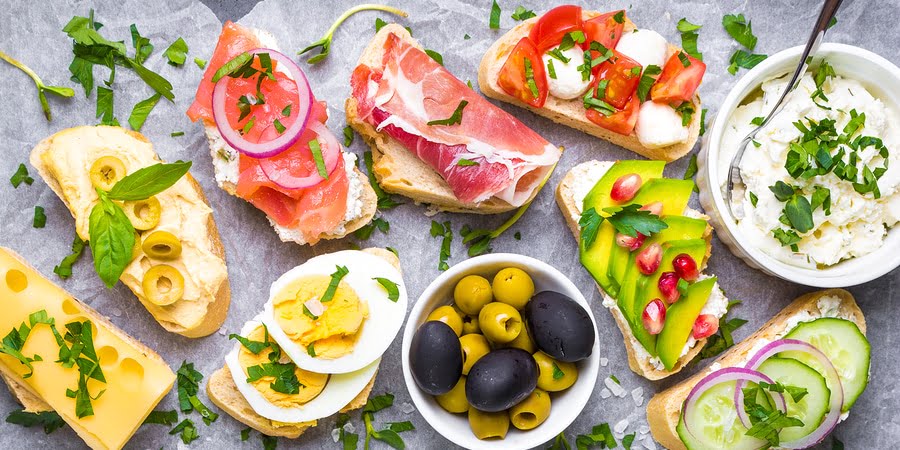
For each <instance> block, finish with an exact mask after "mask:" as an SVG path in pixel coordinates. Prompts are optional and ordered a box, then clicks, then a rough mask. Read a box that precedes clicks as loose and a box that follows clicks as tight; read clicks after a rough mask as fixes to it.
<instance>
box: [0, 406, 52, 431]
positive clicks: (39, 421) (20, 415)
mask: <svg viewBox="0 0 900 450" xmlns="http://www.w3.org/2000/svg"><path fill="white" fill-rule="evenodd" d="M6 423H11V424H15V425H21V426H23V427H25V428H30V427H34V426H39V427H41V428H43V429H44V433H45V434H50V433H52V432H54V431H56V430H58V429H60V428H62V427H64V426H65V425H66V422H65V421H64V420H63V419H62V417H60V416H59V413H57V412H56V411H40V412H28V411H24V410H21V409H17V410H15V411H12V412H10V413H9V415H7V416H6Z"/></svg>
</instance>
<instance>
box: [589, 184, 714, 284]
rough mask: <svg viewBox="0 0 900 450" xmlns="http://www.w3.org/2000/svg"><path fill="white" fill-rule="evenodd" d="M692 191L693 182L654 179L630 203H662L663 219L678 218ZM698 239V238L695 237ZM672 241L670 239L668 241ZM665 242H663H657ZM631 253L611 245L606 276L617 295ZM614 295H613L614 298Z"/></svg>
mask: <svg viewBox="0 0 900 450" xmlns="http://www.w3.org/2000/svg"><path fill="white" fill-rule="evenodd" d="M693 189H694V182H693V181H691V180H673V179H670V178H656V179H653V180H650V181H648V182H647V183H646V184H644V186H643V187H641V190H640V191H638V193H637V195H635V196H634V199H633V200H632V201H631V203H635V204H638V205H649V204H651V203H654V202H662V203H663V210H662V215H663V217H666V216H680V215H681V214H682V213H684V209H685V208H686V207H687V203H688V200H689V199H690V198H691V192H692V191H693ZM693 237H694V236H691V237H685V238H675V239H691V238H693ZM697 237H699V236H697ZM613 240H614V241H613V242H614V243H615V233H613ZM668 240H672V239H668ZM658 242H665V241H658ZM629 256H631V252H629V251H628V249H626V248H622V247H619V246H618V245H613V246H612V250H611V251H610V255H609V264H608V266H607V276H608V277H609V279H610V281H611V284H612V286H613V288H614V290H615V294H616V295H617V294H618V292H619V290H620V289H621V288H620V287H621V285H622V278H623V277H624V276H625V266H626V265H627V264H628V257H629ZM616 295H613V296H614V297H615V296H616Z"/></svg>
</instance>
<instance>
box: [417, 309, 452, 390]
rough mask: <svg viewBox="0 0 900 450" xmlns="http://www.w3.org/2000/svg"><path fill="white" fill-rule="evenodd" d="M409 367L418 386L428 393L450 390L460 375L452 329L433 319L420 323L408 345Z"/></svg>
mask: <svg viewBox="0 0 900 450" xmlns="http://www.w3.org/2000/svg"><path fill="white" fill-rule="evenodd" d="M409 367H410V370H411V371H412V375H413V379H415V380H416V384H418V385H419V387H420V388H421V389H422V390H423V391H425V392H427V393H429V394H431V395H441V394H446V393H447V392H450V390H451V389H453V386H455V385H456V382H457V381H459V377H460V375H462V367H463V360H462V349H461V347H460V345H459V338H458V337H457V336H456V333H455V332H453V329H452V328H450V326H449V325H447V324H445V323H444V322H438V321H436V320H432V321H428V322H425V323H423V324H422V325H421V326H420V327H419V329H418V330H416V335H415V336H413V340H412V343H411V344H410V346H409Z"/></svg>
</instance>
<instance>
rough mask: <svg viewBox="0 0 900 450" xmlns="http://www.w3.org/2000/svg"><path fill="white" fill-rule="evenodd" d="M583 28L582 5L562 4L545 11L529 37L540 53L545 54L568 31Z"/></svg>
mask: <svg viewBox="0 0 900 450" xmlns="http://www.w3.org/2000/svg"><path fill="white" fill-rule="evenodd" d="M581 29H582V28H581V7H580V6H576V5H562V6H557V7H556V8H553V9H551V10H550V11H547V12H546V13H544V15H543V16H541V18H540V19H538V21H537V23H535V24H534V27H533V28H532V29H531V32H529V33H528V37H530V38H531V41H532V42H534V43H535V45H536V46H537V49H538V52H539V54H543V53H544V52H545V51H547V50H549V49H551V48H553V47H556V46H557V45H559V43H560V42H562V39H563V36H565V35H566V33H569V32H572V31H581Z"/></svg>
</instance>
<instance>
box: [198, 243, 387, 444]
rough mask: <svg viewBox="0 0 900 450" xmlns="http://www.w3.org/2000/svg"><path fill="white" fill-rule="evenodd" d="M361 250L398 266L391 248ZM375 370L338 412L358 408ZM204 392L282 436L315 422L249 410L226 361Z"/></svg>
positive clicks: (221, 405)
mask: <svg viewBox="0 0 900 450" xmlns="http://www.w3.org/2000/svg"><path fill="white" fill-rule="evenodd" d="M363 251H364V252H367V253H371V254H373V255H375V256H378V257H381V258H383V259H384V260H385V262H386V263H387V264H391V265H392V266H394V267H396V268H397V269H398V270H400V259H399V258H397V255H395V254H394V253H393V252H391V251H389V250H385V249H383V248H367V249H365V250H363ZM377 374H378V373H377V372H376V374H375V375H373V376H372V379H371V380H370V381H369V384H367V385H366V387H365V388H363V390H362V391H361V392H360V393H359V395H357V396H356V398H354V399H353V401H351V402H350V403H349V404H347V406H345V407H344V408H343V409H341V412H347V411H351V410H354V409H359V408H362V407H363V406H365V404H366V402H367V401H368V399H369V394H370V393H371V392H372V386H374V385H375V377H376V376H377ZM206 395H207V396H209V399H210V400H212V402H213V403H214V404H215V405H216V406H218V407H219V409H221V410H223V411H225V412H227V413H228V414H229V415H230V416H231V417H234V418H235V420H237V421H239V422H241V423H243V424H245V425H247V426H249V427H251V428H253V429H254V430H256V431H259V432H260V433H262V434H266V435H269V436H279V437H286V438H292V439H293V438H297V437H300V435H301V434H303V433H304V432H305V431H306V430H307V429H309V428H312V427H314V426H316V421H310V422H302V423H283V422H276V421H273V420H271V419H267V418H265V417H263V416H261V415H259V414H257V413H256V411H254V410H253V407H252V406H250V403H249V402H247V399H245V398H244V396H243V395H241V392H240V391H238V388H237V386H236V385H235V384H234V378H232V374H231V371H230V370H229V369H228V365H224V366H223V367H222V368H221V369H219V370H217V371H215V372H214V373H213V374H212V376H211V377H209V381H208V382H207V383H206Z"/></svg>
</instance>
